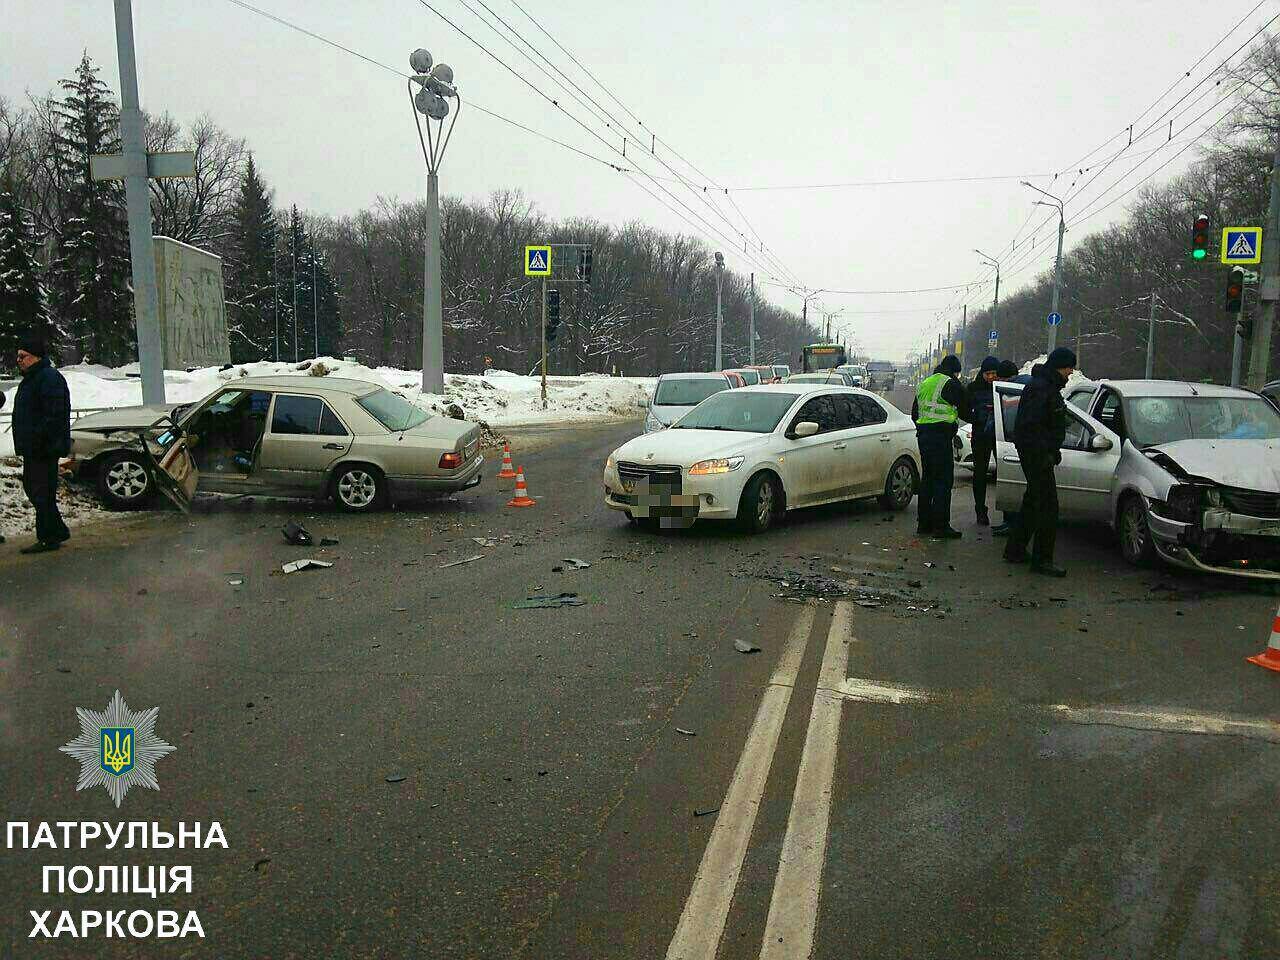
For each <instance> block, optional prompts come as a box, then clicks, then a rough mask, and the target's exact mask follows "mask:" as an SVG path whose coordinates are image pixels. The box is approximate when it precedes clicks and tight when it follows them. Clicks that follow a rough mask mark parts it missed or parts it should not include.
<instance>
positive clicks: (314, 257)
mask: <svg viewBox="0 0 1280 960" xmlns="http://www.w3.org/2000/svg"><path fill="white" fill-rule="evenodd" d="M290 269H291V270H292V263H291V264H290ZM291 306H292V304H291ZM317 328H318V330H317ZM291 332H292V331H291ZM298 339H299V345H298V347H299V351H300V353H301V355H304V356H311V355H312V354H313V353H314V354H315V355H316V356H318V357H325V356H336V355H337V353H338V350H339V348H340V346H341V341H342V323H341V319H340V317H339V315H338V301H337V291H336V289H335V285H334V279H333V274H332V273H330V271H329V266H328V263H327V262H326V259H325V256H324V253H323V252H322V251H321V250H320V249H319V246H318V245H317V243H316V237H315V235H314V234H312V233H310V232H303V233H302V234H301V236H300V239H299V247H298Z"/></svg>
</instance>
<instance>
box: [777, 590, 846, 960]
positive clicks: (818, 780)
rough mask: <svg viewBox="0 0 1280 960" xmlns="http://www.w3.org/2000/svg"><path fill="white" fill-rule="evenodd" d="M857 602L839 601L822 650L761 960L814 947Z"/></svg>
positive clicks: (789, 957)
mask: <svg viewBox="0 0 1280 960" xmlns="http://www.w3.org/2000/svg"><path fill="white" fill-rule="evenodd" d="M852 621H853V605H852V604H850V603H847V602H840V603H837V604H836V608H835V613H834V615H833V616H832V618H831V629H830V630H829V631H828V632H827V646H826V650H825V651H824V652H823V655H822V671H821V673H820V674H819V676H818V690H817V693H816V694H815V696H814V698H813V711H812V712H811V713H810V715H809V730H808V733H807V734H806V735H805V741H804V752H803V753H802V754H801V757H800V771H799V773H798V774H797V775H796V788H795V794H794V795H793V797H792V800H791V815H790V817H789V818H788V820H787V833H786V836H785V837H784V839H783V841H782V855H781V856H780V858H779V860H778V875H777V877H776V879H775V880H774V884H773V897H772V898H771V900H770V901H769V919H768V920H767V921H766V923H765V930H764V941H763V943H762V944H761V946H760V958H761V960H807V958H808V957H809V955H810V954H811V953H812V952H813V938H814V930H815V928H816V927H817V922H818V898H819V895H820V894H821V891H822V872H823V868H824V867H825V866H826V859H827V828H828V825H829V823H830V820H831V782H832V779H833V777H834V776H835V769H836V754H837V752H838V750H839V746H840V710H841V708H842V707H843V706H844V697H843V692H842V689H841V688H842V687H843V685H844V682H845V674H846V673H847V672H848V667H849V645H850V644H851V643H852V642H853V629H852V628H853V622H852Z"/></svg>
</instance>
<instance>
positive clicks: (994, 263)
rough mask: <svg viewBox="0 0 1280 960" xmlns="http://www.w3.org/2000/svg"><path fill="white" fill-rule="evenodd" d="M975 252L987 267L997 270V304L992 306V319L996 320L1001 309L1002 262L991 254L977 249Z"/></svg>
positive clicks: (974, 249)
mask: <svg viewBox="0 0 1280 960" xmlns="http://www.w3.org/2000/svg"><path fill="white" fill-rule="evenodd" d="M973 252H974V253H976V254H977V255H978V256H980V257H982V259H983V260H984V261H985V262H986V264H987V266H989V267H995V268H996V299H995V303H993V304H992V305H991V318H992V319H993V320H994V319H995V315H996V311H998V310H999V309H1000V261H999V260H997V259H996V258H995V257H993V256H991V254H989V253H983V252H982V251H981V250H979V249H978V248H977V247H974V248H973Z"/></svg>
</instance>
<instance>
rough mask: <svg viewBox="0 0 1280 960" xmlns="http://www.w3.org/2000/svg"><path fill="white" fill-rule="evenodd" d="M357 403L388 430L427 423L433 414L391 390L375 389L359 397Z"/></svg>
mask: <svg viewBox="0 0 1280 960" xmlns="http://www.w3.org/2000/svg"><path fill="white" fill-rule="evenodd" d="M356 403H358V404H360V406H361V407H363V408H364V409H365V410H366V411H368V413H369V414H370V415H371V416H372V417H373V418H374V419H375V420H377V421H378V422H379V423H380V424H382V425H383V426H384V427H386V428H387V429H388V430H411V429H413V428H414V427H416V426H417V425H418V424H420V423H425V422H426V421H427V420H428V419H429V418H430V416H431V414H429V413H427V411H425V410H423V409H422V408H421V407H417V406H414V405H413V404H412V403H410V402H409V401H408V400H406V399H405V398H404V397H400V396H397V395H396V394H394V393H392V392H391V391H390V390H382V389H378V390H375V391H374V392H373V393H370V394H367V395H365V396H363V397H357V398H356Z"/></svg>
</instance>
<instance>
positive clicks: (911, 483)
mask: <svg viewBox="0 0 1280 960" xmlns="http://www.w3.org/2000/svg"><path fill="white" fill-rule="evenodd" d="M919 484H920V478H919V477H918V476H917V475H916V465H915V464H914V463H912V462H911V458H910V457H899V458H898V459H897V460H895V461H894V463H893V466H892V467H890V468H889V475H888V476H887V477H885V481H884V493H882V494H881V495H880V506H882V507H884V508H885V509H886V510H895V511H896V510H905V509H907V507H908V506H909V505H910V503H911V498H912V497H914V496H915V495H916V487H918V486H919Z"/></svg>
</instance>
